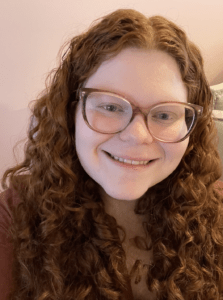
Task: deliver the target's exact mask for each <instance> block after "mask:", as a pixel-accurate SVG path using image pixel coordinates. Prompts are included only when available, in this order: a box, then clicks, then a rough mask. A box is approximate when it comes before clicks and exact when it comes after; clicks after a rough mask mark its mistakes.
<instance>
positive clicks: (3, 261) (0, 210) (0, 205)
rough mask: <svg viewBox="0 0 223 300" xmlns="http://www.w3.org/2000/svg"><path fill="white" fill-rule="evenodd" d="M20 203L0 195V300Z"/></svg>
mask: <svg viewBox="0 0 223 300" xmlns="http://www.w3.org/2000/svg"><path fill="white" fill-rule="evenodd" d="M216 188H217V189H218V190H219V191H220V192H221V193H222V195H223V181H218V182H216ZM19 202H20V199H19V197H18V194H17V192H16V191H15V190H14V189H13V188H12V187H9V189H7V190H5V191H4V192H2V193H0V300H7V296H8V294H9V292H10V288H11V283H12V262H13V246H12V244H11V243H10V233H9V227H10V225H11V222H12V208H13V207H16V206H17V205H18V204H19Z"/></svg>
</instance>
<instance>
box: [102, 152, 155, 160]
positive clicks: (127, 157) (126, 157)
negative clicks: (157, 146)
mask: <svg viewBox="0 0 223 300" xmlns="http://www.w3.org/2000/svg"><path fill="white" fill-rule="evenodd" d="M104 152H105V153H106V154H111V155H112V156H117V157H120V158H123V159H128V160H135V161H147V160H148V161H150V160H155V159H157V158H156V157H154V158H152V157H149V158H148V157H146V158H143V157H139V156H138V157H130V156H128V155H119V154H113V153H110V152H108V151H104Z"/></svg>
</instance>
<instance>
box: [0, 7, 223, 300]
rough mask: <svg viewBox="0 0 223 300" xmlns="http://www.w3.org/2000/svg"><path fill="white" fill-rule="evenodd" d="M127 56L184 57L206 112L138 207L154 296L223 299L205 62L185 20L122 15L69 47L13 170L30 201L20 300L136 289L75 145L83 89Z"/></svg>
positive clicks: (113, 295)
mask: <svg viewBox="0 0 223 300" xmlns="http://www.w3.org/2000/svg"><path fill="white" fill-rule="evenodd" d="M127 47H135V48H139V49H158V50H162V51H165V52H166V53H168V54H169V55H170V56H172V57H173V58H174V59H175V60H176V62H177V64H178V66H179V69H180V72H181V76H182V80H183V82H184V84H185V86H186V87H187V90H188V102H190V103H195V104H198V105H201V106H203V109H204V110H203V115H202V117H201V118H200V119H199V121H198V123H197V126H196V128H195V130H194V131H193V133H192V134H191V136H190V140H189V144H188V148H187V150H186V152H185V155H184V157H183V158H182V161H181V162H180V164H179V166H178V167H177V168H176V170H175V171H174V172H173V173H172V174H171V175H170V176H169V177H167V178H166V179H165V180H163V181H162V182H160V183H158V184H156V185H155V186H153V187H151V188H150V189H149V190H148V191H147V192H146V193H145V194H144V195H143V196H142V197H141V198H140V199H139V201H138V203H137V206H136V208H135V213H136V214H144V215H145V216H146V220H147V222H146V223H145V227H146V230H147V232H148V234H149V236H150V237H151V245H152V246H151V247H152V251H153V263H152V265H150V266H149V268H148V276H147V280H146V282H147V286H148V289H149V290H150V291H153V292H155V293H156V295H157V296H156V297H157V299H160V300H161V299H162V300H164V299H168V300H183V299H186V300H189V299H190V300H195V299H196V300H204V299H206V300H217V299H223V298H222V296H221V295H222V294H221V287H222V286H223V255H222V254H223V233H222V219H221V203H222V196H220V194H219V193H218V192H217V191H216V189H215V188H214V184H215V182H216V181H217V180H218V179H219V178H220V176H221V162H220V158H219V154H218V151H217V142H218V140H217V131H216V127H215V124H214V121H213V119H212V116H211V110H212V95H211V91H210V88H209V85H208V82H207V80H206V77H205V74H204V69H203V59H202V56H201V54H200V51H199V49H198V48H197V47H196V46H195V45H194V44H193V43H192V42H191V41H189V40H188V38H187V36H186V34H185V32H184V31H183V30H182V29H180V28H179V27H178V26H176V25H175V24H174V23H173V22H171V21H169V20H167V19H166V18H164V17H162V16H152V17H150V18H147V17H145V16H144V15H143V14H141V13H139V12H137V11H135V10H132V9H120V10H117V11H115V12H113V13H111V14H109V15H107V16H105V17H103V18H102V19H100V20H97V21H95V23H93V24H92V25H91V27H90V28H89V29H88V30H87V31H86V32H84V33H83V34H80V35H78V36H75V37H74V38H72V39H71V40H70V41H69V43H67V44H66V45H65V46H64V48H62V50H61V52H60V53H61V54H60V57H61V59H60V63H59V66H58V67H57V68H56V69H55V70H53V71H52V72H51V73H50V74H49V77H48V79H47V80H46V88H45V90H44V91H43V92H42V93H41V94H40V95H39V97H38V99H37V100H35V101H34V102H33V106H32V108H31V110H32V117H31V125H32V126H31V127H30V129H29V130H28V138H27V142H26V144H25V149H24V151H25V158H24V160H23V162H22V163H21V164H17V165H16V166H15V167H13V168H10V169H8V170H6V172H5V173H4V176H3V179H2V187H3V188H4V189H6V188H8V185H7V184H6V180H7V179H9V181H10V183H11V184H12V186H13V187H14V189H16V190H17V192H18V194H19V197H20V199H21V202H20V203H19V204H18V206H17V207H16V208H15V209H14V211H13V224H12V228H11V235H12V242H13V247H14V267H13V278H14V279H13V291H12V292H11V295H10V299H11V300H31V299H35V300H56V299H57V300H58V299H63V300H71V299H75V300H82V299H85V300H96V299H101V300H103V299H104V300H105V299H112V300H118V299H121V297H122V295H123V293H124V291H125V290H126V289H127V287H128V282H129V278H130V275H129V273H128V272H127V268H126V256H125V251H124V250H123V247H122V240H121V239H120V236H119V234H118V228H119V226H118V224H117V222H116V220H115V218H113V217H112V216H110V215H108V214H107V213H106V212H105V209H104V203H103V201H102V199H101V197H100V195H99V189H98V184H97V183H96V182H95V181H94V180H93V179H92V178H90V177H89V176H88V175H87V173H86V172H85V171H84V169H83V167H82V166H81V164H80V162H79V160H78V157H77V153H76V150H75V136H74V132H75V121H74V115H75V110H76V106H77V103H78V99H77V91H78V88H79V87H81V86H82V85H83V84H84V82H85V81H86V80H87V79H88V78H89V76H91V75H92V74H93V73H94V72H95V71H96V70H97V68H98V67H99V66H100V64H101V63H102V62H103V61H105V60H107V59H109V58H111V57H114V56H115V55H117V54H118V53H119V52H120V51H121V50H123V49H124V48H127ZM64 49H67V50H66V51H65V53H64ZM62 53H64V54H63V55H62ZM21 174H22V175H23V176H21ZM24 174H25V175H24ZM19 175H20V176H19Z"/></svg>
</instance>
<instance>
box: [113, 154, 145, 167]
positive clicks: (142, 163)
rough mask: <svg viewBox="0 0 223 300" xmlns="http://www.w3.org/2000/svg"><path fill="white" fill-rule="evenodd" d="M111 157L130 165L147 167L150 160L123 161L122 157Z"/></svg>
mask: <svg viewBox="0 0 223 300" xmlns="http://www.w3.org/2000/svg"><path fill="white" fill-rule="evenodd" d="M110 155H111V154H110ZM111 157H112V158H114V159H115V160H119V161H121V162H123V163H126V164H130V165H146V164H147V163H148V162H149V160H146V161H136V160H128V159H123V158H121V157H118V156H113V155H111Z"/></svg>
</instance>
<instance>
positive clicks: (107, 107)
mask: <svg viewBox="0 0 223 300" xmlns="http://www.w3.org/2000/svg"><path fill="white" fill-rule="evenodd" d="M99 107H100V108H104V109H105V110H106V111H109V112H123V108H122V107H120V106H117V105H114V104H107V105H101V106H99Z"/></svg>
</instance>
